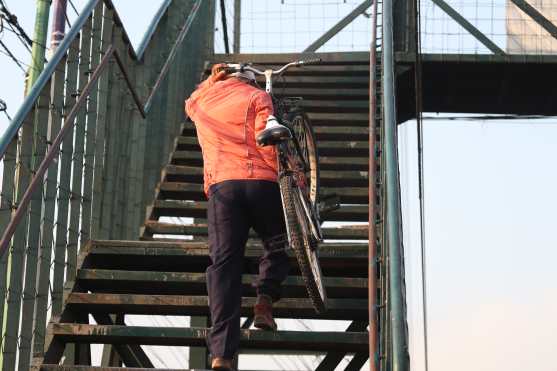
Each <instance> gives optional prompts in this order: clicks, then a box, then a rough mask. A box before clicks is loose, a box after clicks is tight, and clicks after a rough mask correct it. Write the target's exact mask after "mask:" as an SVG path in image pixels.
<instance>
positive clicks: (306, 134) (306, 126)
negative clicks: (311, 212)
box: [287, 110, 319, 210]
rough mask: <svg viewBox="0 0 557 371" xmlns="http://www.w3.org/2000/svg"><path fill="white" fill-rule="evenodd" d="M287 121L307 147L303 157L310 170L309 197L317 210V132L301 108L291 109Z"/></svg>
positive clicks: (307, 174) (298, 138)
mask: <svg viewBox="0 0 557 371" xmlns="http://www.w3.org/2000/svg"><path fill="white" fill-rule="evenodd" d="M287 121H288V122H289V127H290V129H291V130H292V132H293V135H294V136H295V137H296V139H297V140H298V142H301V141H303V142H304V143H299V144H300V145H301V146H302V147H303V148H305V149H307V152H306V153H305V154H303V157H304V161H306V162H307V163H308V165H309V170H308V171H307V172H306V176H307V177H308V178H309V184H310V191H309V199H310V201H311V203H312V206H313V207H314V208H315V209H316V210H317V209H318V207H317V203H318V201H319V153H318V151H317V145H316V143H315V133H314V132H313V128H312V127H311V125H310V123H309V118H308V116H307V115H306V114H305V113H304V112H302V111H300V110H294V111H291V112H290V113H289V114H288V116H287ZM300 134H301V135H300Z"/></svg>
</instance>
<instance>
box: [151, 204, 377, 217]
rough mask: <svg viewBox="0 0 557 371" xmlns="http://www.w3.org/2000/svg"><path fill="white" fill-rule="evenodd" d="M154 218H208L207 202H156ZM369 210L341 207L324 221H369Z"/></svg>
mask: <svg viewBox="0 0 557 371" xmlns="http://www.w3.org/2000/svg"><path fill="white" fill-rule="evenodd" d="M153 208H154V214H153V215H154V217H156V218H159V217H161V216H173V217H191V218H207V202H206V201H191V200H155V202H154V204H153ZM368 208H369V206H368V205H367V204H365V205H340V207H339V208H338V209H337V210H333V211H331V212H328V213H327V214H326V215H325V217H324V218H322V220H323V221H367V220H368Z"/></svg>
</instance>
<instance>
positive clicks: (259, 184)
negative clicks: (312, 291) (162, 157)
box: [207, 180, 289, 359]
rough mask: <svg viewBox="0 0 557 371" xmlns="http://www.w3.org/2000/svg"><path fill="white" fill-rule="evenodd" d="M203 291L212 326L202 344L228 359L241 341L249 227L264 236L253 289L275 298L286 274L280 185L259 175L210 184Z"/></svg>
mask: <svg viewBox="0 0 557 371" xmlns="http://www.w3.org/2000/svg"><path fill="white" fill-rule="evenodd" d="M207 218H208V226H209V253H210V256H211V263H212V264H211V265H210V266H209V267H208V268H207V291H208V293H209V308H210V310H211V321H212V327H211V330H210V332H209V335H208V338H207V345H208V347H209V350H210V352H211V354H212V356H213V357H224V358H228V359H232V358H233V357H234V355H235V353H236V352H237V350H238V344H239V341H240V305H241V299H242V270H243V268H244V250H245V245H246V241H247V239H248V233H249V230H250V228H253V229H254V230H255V231H256V232H257V234H258V235H259V237H260V238H261V239H262V240H263V246H264V253H263V256H262V257H261V258H260V261H259V276H258V278H257V281H256V282H255V286H256V289H257V293H258V294H264V295H269V296H271V297H272V298H273V300H278V299H279V298H280V284H281V282H282V281H283V280H284V279H285V278H286V276H287V275H288V270H289V263H288V256H287V254H286V252H285V251H284V247H285V246H286V244H287V242H286V226H285V223H284V213H283V209H282V202H281V198H280V191H279V186H278V184H277V183H275V182H270V181H264V180H228V181H224V182H220V183H217V184H214V185H212V186H211V187H210V189H209V203H208V207H207Z"/></svg>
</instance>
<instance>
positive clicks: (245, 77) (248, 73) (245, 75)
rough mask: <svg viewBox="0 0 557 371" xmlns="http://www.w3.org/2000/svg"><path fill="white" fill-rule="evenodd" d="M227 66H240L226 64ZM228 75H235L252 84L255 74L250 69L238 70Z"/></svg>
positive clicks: (237, 66)
mask: <svg viewBox="0 0 557 371" xmlns="http://www.w3.org/2000/svg"><path fill="white" fill-rule="evenodd" d="M227 67H228V68H238V69H239V68H240V65H239V64H228V65H227ZM230 76H232V77H236V78H238V79H239V80H241V81H244V82H247V83H249V84H253V83H255V74H254V73H253V72H251V71H241V72H240V71H238V72H233V73H231V74H230Z"/></svg>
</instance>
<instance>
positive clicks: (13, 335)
mask: <svg viewBox="0 0 557 371" xmlns="http://www.w3.org/2000/svg"><path fill="white" fill-rule="evenodd" d="M33 131H34V114H33V112H30V113H29V114H28V115H27V117H26V119H25V120H24V121H23V127H22V133H21V145H20V146H19V148H18V152H19V153H18V159H17V163H16V184H15V192H16V202H19V200H20V199H21V198H22V197H23V194H24V192H25V189H27V186H28V185H29V182H30V179H31V158H32V148H33ZM27 227H28V214H26V215H25V216H24V218H23V219H22V221H21V223H20V224H19V225H18V227H17V229H16V232H15V234H14V237H13V239H12V248H11V250H10V256H9V258H8V277H9V278H8V279H9V281H8V287H9V290H8V295H7V299H6V306H5V307H4V323H3V325H4V328H3V329H2V338H3V339H4V342H3V344H2V354H1V360H0V361H1V364H2V370H15V367H16V353H17V342H18V330H19V315H20V305H21V295H22V292H21V291H22V285H23V267H24V263H25V260H24V259H25V250H26V245H27V238H26V237H27Z"/></svg>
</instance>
